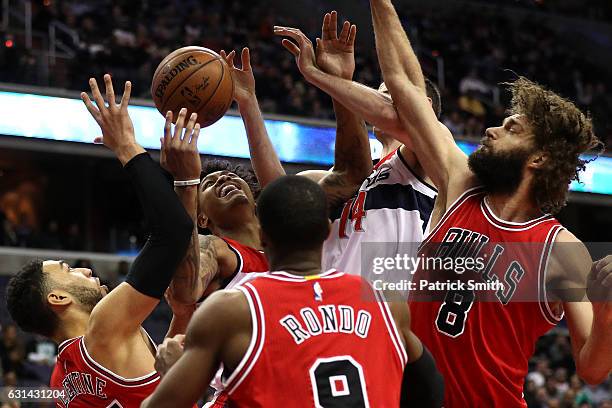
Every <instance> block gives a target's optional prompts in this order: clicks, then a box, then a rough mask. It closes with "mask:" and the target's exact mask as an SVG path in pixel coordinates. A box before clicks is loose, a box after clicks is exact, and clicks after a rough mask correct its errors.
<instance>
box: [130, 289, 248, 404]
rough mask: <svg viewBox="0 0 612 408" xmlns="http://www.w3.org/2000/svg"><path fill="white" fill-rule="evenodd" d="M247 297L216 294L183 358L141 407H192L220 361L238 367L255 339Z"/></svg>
mask: <svg viewBox="0 0 612 408" xmlns="http://www.w3.org/2000/svg"><path fill="white" fill-rule="evenodd" d="M251 331H252V328H251V317H250V312H249V306H248V303H247V300H246V297H245V296H244V295H243V294H242V293H241V292H238V291H219V292H216V293H214V294H212V295H211V296H210V297H209V298H208V299H207V300H206V301H205V302H204V303H203V304H202V305H201V306H200V307H199V308H198V310H197V311H196V313H195V315H194V316H193V319H192V321H191V323H189V328H188V329H187V335H186V337H185V349H184V352H183V354H182V356H181V357H180V358H179V360H178V361H177V362H176V363H175V364H174V365H173V366H172V367H171V368H170V370H169V371H168V372H167V373H166V375H165V376H164V377H163V379H162V381H161V383H160V384H159V386H158V387H157V389H156V390H155V392H154V393H153V394H152V395H151V396H150V397H149V398H147V399H146V400H145V401H144V402H143V404H142V405H141V407H145V408H148V407H155V408H164V407H168V408H170V407H172V408H181V407H185V408H187V407H192V406H193V404H194V403H195V402H196V401H197V400H198V399H199V398H200V397H201V396H202V395H203V394H204V392H205V391H206V389H207V387H208V384H209V383H210V381H211V380H212V378H213V376H214V374H215V372H216V370H217V368H218V367H219V364H220V363H221V362H223V364H224V365H225V367H227V368H229V369H230V370H231V369H234V368H235V367H236V365H237V364H238V362H239V361H240V359H241V358H242V355H243V354H244V351H246V349H247V347H248V344H249V341H250V338H251Z"/></svg>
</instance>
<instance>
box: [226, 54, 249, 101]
mask: <svg viewBox="0 0 612 408" xmlns="http://www.w3.org/2000/svg"><path fill="white" fill-rule="evenodd" d="M235 56H236V51H232V52H230V53H229V54H226V53H225V51H224V50H221V58H223V59H224V60H225V62H227V65H228V66H229V67H230V69H231V71H230V72H231V73H232V81H234V100H235V101H236V102H237V103H238V105H240V104H241V103H244V102H247V101H249V100H252V99H253V98H255V77H254V76H253V70H252V69H251V55H250V52H249V49H248V48H246V47H245V48H243V49H242V55H241V65H242V68H240V69H238V67H236V66H235V65H234V57H235Z"/></svg>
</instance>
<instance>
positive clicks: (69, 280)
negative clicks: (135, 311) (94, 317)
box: [43, 260, 108, 307]
mask: <svg viewBox="0 0 612 408" xmlns="http://www.w3.org/2000/svg"><path fill="white" fill-rule="evenodd" d="M43 273H46V274H47V275H48V276H49V277H50V278H51V280H52V282H54V284H56V285H57V286H58V287H60V288H65V290H66V291H67V292H68V293H71V294H73V295H74V296H75V298H76V300H78V301H80V302H81V303H85V304H86V306H91V307H93V306H95V304H96V303H97V302H98V301H99V300H100V299H102V297H104V296H105V295H107V294H108V288H107V287H106V285H101V284H100V279H98V278H97V277H95V276H93V273H92V271H91V269H88V268H71V267H70V266H69V265H68V264H67V263H66V262H64V261H52V260H49V261H44V262H43Z"/></svg>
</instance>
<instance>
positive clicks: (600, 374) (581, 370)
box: [576, 364, 610, 385]
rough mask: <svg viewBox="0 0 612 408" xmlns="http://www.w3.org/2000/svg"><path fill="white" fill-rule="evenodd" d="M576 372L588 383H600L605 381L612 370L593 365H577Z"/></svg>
mask: <svg viewBox="0 0 612 408" xmlns="http://www.w3.org/2000/svg"><path fill="white" fill-rule="evenodd" d="M576 373H577V374H578V377H580V378H581V379H582V380H583V381H584V382H585V383H587V384H588V385H599V384H601V383H603V382H604V381H605V380H606V379H607V378H608V377H609V376H610V370H608V371H603V370H598V369H596V368H595V367H593V366H590V367H588V366H586V367H585V365H584V364H583V365H579V364H577V365H576Z"/></svg>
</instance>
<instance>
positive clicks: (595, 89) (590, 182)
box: [0, 0, 612, 408]
mask: <svg viewBox="0 0 612 408" xmlns="http://www.w3.org/2000/svg"><path fill="white" fill-rule="evenodd" d="M0 3H1V13H2V14H1V16H0V23H1V24H0V36H1V37H0V38H1V43H0V82H1V84H0V132H1V133H2V135H0V304H1V305H2V306H1V307H0V323H2V336H1V338H0V358H1V361H2V364H1V372H2V376H1V383H2V385H14V384H22V385H24V384H39V383H47V381H48V377H49V374H50V371H51V367H52V363H53V359H54V353H55V346H54V345H53V344H51V343H49V342H47V341H45V340H43V339H41V338H37V337H32V336H28V335H25V334H23V333H20V332H17V331H15V328H14V326H12V325H11V323H10V319H9V317H8V315H7V313H6V307H5V303H4V299H3V296H4V287H5V285H6V281H7V280H8V278H9V276H10V275H11V274H12V273H14V272H15V271H16V270H17V268H18V267H19V265H20V264H21V263H22V262H23V261H24V260H26V259H28V258H31V257H39V258H43V259H44V258H62V259H66V260H68V261H69V262H70V263H71V264H73V265H76V264H79V265H93V268H94V271H95V272H96V273H97V274H99V275H100V276H101V278H102V280H103V281H104V282H105V283H108V284H110V285H113V286H114V285H116V284H117V283H118V282H121V280H122V279H123V277H124V276H125V274H126V272H127V269H128V267H129V262H130V261H131V259H133V255H134V254H135V253H136V252H137V251H138V249H139V248H140V245H141V243H142V242H143V241H144V237H143V229H142V225H141V214H140V208H139V205H138V202H137V200H136V197H135V196H134V195H133V194H132V192H131V189H130V184H129V182H128V181H127V180H126V178H125V177H124V175H123V173H122V171H121V168H120V165H119V163H118V162H117V160H116V159H114V158H113V157H112V155H111V154H110V152H108V151H106V150H105V149H104V148H103V147H101V146H93V145H91V144H90V143H89V142H90V141H91V140H93V137H94V136H97V134H95V131H96V126H95V123H94V122H93V120H91V119H90V118H89V117H88V115H87V113H86V110H85V108H84V106H82V104H81V102H80V101H78V100H77V99H78V92H79V91H80V90H85V89H87V79H88V78H89V77H90V76H96V77H97V78H100V77H101V76H102V74H103V73H106V72H110V73H112V74H113V77H114V80H115V84H120V83H123V81H125V80H128V79H129V80H131V81H132V82H133V96H134V97H137V98H139V99H136V100H135V101H134V102H135V104H136V105H140V106H144V107H145V108H136V110H137V111H138V115H142V117H141V118H140V119H139V120H141V124H138V123H136V128H137V129H136V131H137V137H138V140H139V141H141V142H142V143H145V142H146V143H149V142H150V143H149V145H147V147H150V148H151V150H150V151H151V152H152V153H153V155H154V156H155V155H157V154H158V151H157V150H156V149H155V148H156V147H158V146H156V142H157V141H158V140H159V135H160V134H161V130H162V126H161V123H163V119H162V118H161V116H159V114H158V113H157V112H156V111H155V110H154V108H150V107H151V106H152V102H151V101H150V95H149V87H150V82H151V77H152V74H153V71H154V70H155V68H156V67H157V65H158V63H159V62H160V61H161V59H162V58H163V57H164V56H165V55H167V54H168V53H169V52H170V51H172V50H174V49H176V48H179V47H181V46H185V45H203V46H206V47H209V48H212V49H214V50H217V51H218V50H220V49H222V48H223V49H225V50H228V51H229V50H232V49H236V50H239V49H240V48H242V46H249V47H250V49H251V55H252V63H253V67H254V72H255V77H256V80H257V91H258V97H259V101H260V105H261V108H262V110H263V111H264V113H265V116H266V118H267V119H270V120H271V121H270V122H268V123H267V124H268V125H269V127H268V130H269V132H270V135H271V137H272V139H273V142H274V144H275V147H276V148H277V150H278V151H279V154H280V156H281V158H282V159H283V160H284V162H285V165H286V169H287V171H288V173H293V172H297V171H299V170H302V169H308V168H325V167H327V166H329V164H330V160H331V159H333V150H332V148H333V137H334V130H333V126H334V122H333V119H334V117H333V110H332V108H331V101H330V99H329V98H328V97H327V96H326V95H324V94H322V93H321V92H319V91H318V90H316V89H315V88H314V87H311V86H309V85H308V84H306V83H305V82H304V81H303V80H302V79H301V76H300V75H299V72H298V71H297V69H296V67H295V64H294V62H293V57H292V56H291V55H289V54H288V53H287V52H285V50H284V49H283V48H282V47H281V46H280V40H279V39H277V38H275V37H274V35H273V32H272V26H273V25H289V26H296V27H299V28H301V29H302V30H303V31H304V32H305V33H307V35H308V36H309V37H310V38H311V39H313V38H314V37H316V36H317V35H318V32H319V31H320V21H321V16H322V15H323V14H324V13H325V12H326V11H329V10H331V9H335V10H338V11H339V14H340V18H341V19H350V20H351V21H352V22H354V23H355V24H357V25H358V35H357V46H356V57H357V70H356V74H355V80H356V81H359V82H362V83H365V84H367V85H370V86H373V87H377V86H378V84H379V82H380V81H381V76H380V72H379V69H378V66H377V63H376V51H375V49H374V41H373V35H372V29H371V22H370V14H369V10H368V1H367V0H334V1H331V0H330V1H320V0H292V1H291V2H284V1H273V0H269V1H268V0H254V1H248V2H245V1H240V0H207V1H195V0H185V1H169V0H165V1H159V0H150V1H146V0H141V1H136V0H132V1H130V0H124V1H104V0H98V1H94V0H92V1H86V2H84V1H59V0H42V1H38V0H37V1H23V0H21V1H18V0H2V1H1V2H0ZM394 3H395V4H396V6H397V7H398V10H399V11H400V16H401V18H402V20H403V21H404V22H405V25H406V27H408V32H409V35H410V37H411V40H412V42H413V44H414V46H415V48H416V49H417V51H418V54H419V57H420V60H421V63H422V65H423V69H424V71H425V73H426V75H427V76H428V77H429V78H431V79H432V80H434V81H435V82H437V83H438V85H439V86H440V89H441V91H442V105H443V114H442V121H443V122H444V123H445V124H446V125H447V126H448V127H449V128H450V129H451V131H452V132H453V134H454V135H455V136H456V137H457V139H458V141H459V142H461V143H463V144H462V146H464V147H465V149H469V148H470V143H473V142H476V141H477V140H478V139H480V137H481V136H482V134H483V131H484V129H485V128H486V127H487V126H489V125H492V124H496V123H498V122H499V121H500V118H501V117H503V115H504V109H503V106H504V104H505V103H506V102H507V97H508V96H507V95H506V94H505V93H504V91H503V89H502V88H501V87H500V86H499V84H500V83H501V82H503V81H505V80H509V79H512V78H513V77H515V76H516V74H521V75H525V76H527V77H529V78H531V79H535V80H537V81H539V82H541V83H543V84H546V85H548V86H550V87H552V88H553V89H555V90H556V91H559V92H560V93H562V94H563V95H564V96H567V97H569V98H571V99H573V100H574V101H576V102H577V103H578V104H579V105H580V106H581V107H583V108H585V109H588V110H589V111H590V112H591V114H592V115H593V117H594V120H595V124H596V129H597V134H598V135H599V137H600V138H601V139H602V140H605V141H607V143H608V144H610V143H612V124H611V123H610V122H609V120H608V118H609V115H610V113H612V111H611V107H612V96H611V94H610V92H609V90H610V88H611V87H612V81H611V79H612V3H611V2H609V1H606V0H592V1H588V2H584V1H580V0H558V1H551V0H539V1H527V0H525V1H510V0H508V1H503V0H486V1H485V0H483V1H457V0H455V1H452V2H451V1H447V0H428V1H427V2H423V1H419V0H415V1H408V0H405V1H399V0H398V1H395V2H394ZM584 3H588V4H584ZM116 86H117V85H116ZM36 95H38V96H36ZM51 97H60V98H63V99H54V98H51ZM147 107H148V108H147ZM236 114H237V113H236V112H235V111H231V112H230V114H229V116H228V117H226V118H224V119H223V120H222V121H221V122H219V123H218V124H217V125H215V126H213V127H212V128H210V129H205V130H204V133H203V134H204V137H203V138H202V140H201V141H200V145H199V148H200V150H201V152H203V153H206V154H204V155H203V159H207V158H209V157H211V154H215V155H222V156H226V157H232V160H237V161H241V162H244V163H248V161H247V160H245V159H244V157H246V155H248V148H247V145H246V138H245V137H244V130H243V129H242V125H241V121H240V119H239V118H238V117H236V116H235V115H236ZM139 117H140V116H139ZM148 118H151V120H152V121H153V122H152V123H153V124H155V123H157V122H155V120H158V121H159V123H160V126H158V127H156V126H151V125H150V123H149V122H148ZM135 122H137V120H135ZM147 123H149V125H147ZM139 130H140V132H139ZM228 138H229V139H228ZM67 140H71V141H67ZM146 143H145V144H146ZM377 148H378V146H377V145H376V143H374V142H373V144H372V149H373V152H374V151H376V149H377ZM245 149H246V150H245ZM245 152H246V153H245ZM606 156H608V157H603V158H601V159H599V160H597V161H595V162H594V163H592V164H590V165H589V168H588V169H589V170H588V171H587V173H586V174H585V176H584V184H575V185H574V186H573V189H574V190H576V191H575V192H573V193H572V194H571V197H570V203H569V205H568V206H567V207H566V208H565V209H564V210H563V211H562V212H561V214H560V215H559V218H560V219H561V221H562V222H563V223H564V224H565V225H566V226H567V227H569V229H570V230H571V231H573V232H574V233H575V234H576V235H577V236H578V238H580V239H581V240H583V241H585V242H606V241H610V237H611V232H610V231H611V230H612V211H611V206H612V157H609V155H608V154H606ZM593 192H597V193H593ZM608 252H609V253H612V248H610V251H608ZM169 320H170V312H169V309H168V307H167V306H166V305H165V304H163V305H160V307H159V308H158V310H157V311H156V312H155V313H154V315H153V316H151V318H150V319H149V320H148V321H147V324H146V327H147V329H148V330H149V332H150V333H151V334H152V335H153V336H154V338H156V340H160V339H161V338H162V337H163V335H164V333H165V331H166V328H167V326H168V323H169ZM508 352H511V350H509V351H508ZM530 367H531V369H530V371H531V372H530V374H529V376H528V379H527V381H526V387H525V396H526V399H527V401H528V402H529V407H542V408H544V407H580V408H584V407H612V396H611V393H610V382H609V381H608V382H607V383H604V384H603V385H600V386H598V387H588V386H585V385H584V384H583V383H582V382H581V381H580V380H579V379H578V378H577V377H576V376H575V375H574V365H573V360H572V356H571V347H570V343H569V337H568V335H567V330H566V329H564V326H563V325H561V326H560V327H558V328H557V329H555V330H554V331H552V332H551V333H549V334H548V335H547V336H545V337H544V338H543V339H542V340H541V341H540V344H539V346H538V350H537V352H536V354H535V357H534V358H533V359H532V361H531V364H530Z"/></svg>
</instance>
